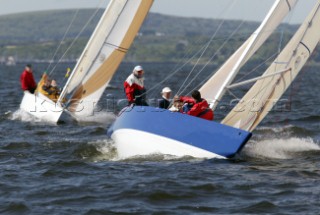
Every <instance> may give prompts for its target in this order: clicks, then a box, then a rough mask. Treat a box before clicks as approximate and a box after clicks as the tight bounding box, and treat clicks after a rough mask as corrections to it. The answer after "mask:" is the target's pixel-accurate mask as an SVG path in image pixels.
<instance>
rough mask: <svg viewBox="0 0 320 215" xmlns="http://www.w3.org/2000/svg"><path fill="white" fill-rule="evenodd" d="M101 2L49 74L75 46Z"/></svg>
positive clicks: (101, 0)
mask: <svg viewBox="0 0 320 215" xmlns="http://www.w3.org/2000/svg"><path fill="white" fill-rule="evenodd" d="M102 2H103V0H100V2H99V4H98V5H97V7H96V10H95V11H94V13H93V14H92V15H91V17H90V18H89V19H88V21H87V22H86V24H85V25H84V26H83V27H82V29H81V30H80V32H79V33H78V34H77V36H76V37H75V38H74V39H73V41H72V42H71V44H70V45H69V47H68V48H67V50H66V51H65V52H64V53H63V55H62V56H61V57H60V58H59V60H58V61H57V63H56V64H55V66H54V67H53V68H52V70H51V72H50V74H51V73H52V72H53V71H55V69H56V67H57V66H58V64H59V63H60V62H61V60H62V59H63V58H64V57H65V56H66V54H67V53H68V52H69V50H70V49H71V48H72V47H73V45H74V44H75V42H76V41H77V40H78V39H79V37H80V35H81V34H82V33H83V31H84V30H85V29H86V28H87V27H88V25H89V24H90V22H91V21H92V20H93V18H94V17H95V16H96V15H97V13H98V12H99V10H100V8H101V5H102Z"/></svg>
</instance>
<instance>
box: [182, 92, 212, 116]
mask: <svg viewBox="0 0 320 215" xmlns="http://www.w3.org/2000/svg"><path fill="white" fill-rule="evenodd" d="M180 101H183V102H186V103H189V104H190V103H191V104H192V103H193V106H192V108H191V109H190V110H189V111H188V112H187V114H189V115H191V116H196V117H200V118H202V119H207V120H213V118H214V114H213V111H212V109H211V108H210V107H209V104H208V102H207V100H205V99H202V101H201V102H197V103H196V102H195V100H194V99H193V98H190V97H180Z"/></svg>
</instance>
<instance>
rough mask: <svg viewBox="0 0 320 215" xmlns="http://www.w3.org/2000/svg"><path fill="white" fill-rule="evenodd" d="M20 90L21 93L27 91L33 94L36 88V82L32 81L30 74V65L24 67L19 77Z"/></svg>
mask: <svg viewBox="0 0 320 215" xmlns="http://www.w3.org/2000/svg"><path fill="white" fill-rule="evenodd" d="M20 82H21V88H22V90H23V91H29V92H30V93H32V94H33V93H34V91H35V90H36V88H37V84H36V81H35V80H34V77H33V73H32V66H31V65H30V64H28V65H26V67H25V69H24V71H23V72H22V74H21V76H20Z"/></svg>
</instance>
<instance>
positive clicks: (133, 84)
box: [123, 66, 148, 106]
mask: <svg viewBox="0 0 320 215" xmlns="http://www.w3.org/2000/svg"><path fill="white" fill-rule="evenodd" d="M143 76H144V70H143V68H142V66H136V67H134V69H133V71H132V74H131V75H129V77H128V78H127V79H126V81H125V82H124V84H123V85H124V90H125V93H126V96H127V99H128V103H129V105H130V104H136V105H140V106H148V104H147V102H146V89H145V87H144V77H143Z"/></svg>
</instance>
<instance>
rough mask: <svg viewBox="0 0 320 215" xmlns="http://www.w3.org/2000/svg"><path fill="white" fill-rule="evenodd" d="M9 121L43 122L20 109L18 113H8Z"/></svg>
mask: <svg viewBox="0 0 320 215" xmlns="http://www.w3.org/2000/svg"><path fill="white" fill-rule="evenodd" d="M7 113H8V114H7V115H8V119H10V120H20V121H23V122H41V120H40V119H39V118H36V117H34V116H32V115H31V114H29V113H28V112H26V111H24V110H21V109H18V110H16V111H14V112H13V113H12V112H10V111H8V112H7Z"/></svg>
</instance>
